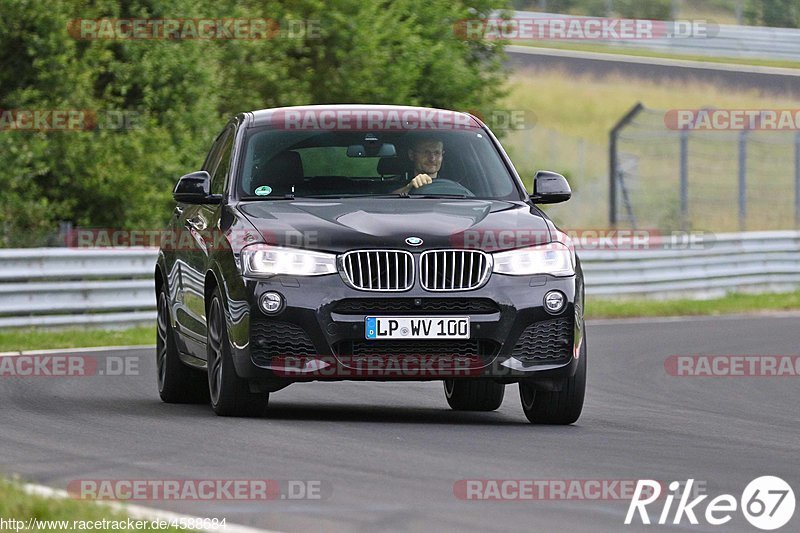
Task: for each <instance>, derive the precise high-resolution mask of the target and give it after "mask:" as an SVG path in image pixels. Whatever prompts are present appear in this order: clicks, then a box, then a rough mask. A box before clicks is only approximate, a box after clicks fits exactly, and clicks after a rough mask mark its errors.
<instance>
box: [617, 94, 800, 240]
mask: <svg viewBox="0 0 800 533" xmlns="http://www.w3.org/2000/svg"><path fill="white" fill-rule="evenodd" d="M669 113H672V112H666V111H661V110H654V109H648V108H646V107H644V106H642V105H641V104H639V105H637V106H636V107H635V108H634V109H632V110H631V112H630V113H628V114H627V115H626V116H625V117H623V119H622V120H621V121H620V123H619V124H618V125H617V126H616V127H615V128H614V129H613V130H612V131H611V134H610V154H609V160H610V183H609V191H610V193H609V223H610V224H611V225H612V226H616V225H617V224H622V225H630V226H633V227H638V228H659V229H663V230H670V229H685V230H686V229H694V230H714V231H736V230H739V231H744V230H777V229H786V228H795V227H797V226H798V224H800V132H797V131H791V130H786V131H781V130H739V131H734V130H711V131H709V130H695V129H670V128H668V127H666V126H665V122H666V120H667V119H666V118H665V117H667V116H668V114H669Z"/></svg>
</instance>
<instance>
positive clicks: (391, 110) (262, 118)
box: [249, 104, 483, 128]
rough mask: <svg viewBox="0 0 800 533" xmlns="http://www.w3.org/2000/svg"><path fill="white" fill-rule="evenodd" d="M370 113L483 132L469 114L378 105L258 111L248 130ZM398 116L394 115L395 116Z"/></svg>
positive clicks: (252, 112) (324, 106) (253, 116)
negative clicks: (291, 120)
mask: <svg viewBox="0 0 800 533" xmlns="http://www.w3.org/2000/svg"><path fill="white" fill-rule="evenodd" d="M369 111H373V112H374V111H377V112H379V113H381V115H380V116H382V117H384V118H383V119H382V120H387V119H389V120H391V118H392V117H394V116H399V117H407V116H409V114H411V116H414V117H421V118H422V119H423V120H426V119H427V120H432V121H435V122H437V123H448V122H453V121H456V122H457V123H458V124H461V125H464V126H468V127H474V128H482V127H483V123H481V122H480V121H479V120H478V119H477V118H475V117H474V116H473V115H472V114H470V113H464V112H460V111H451V110H448V109H436V108H431V107H414V106H401V105H379V104H335V105H334V104H331V105H307V106H289V107H276V108H272V109H259V110H256V111H250V113H249V114H250V116H251V117H252V119H253V120H252V122H251V123H250V126H253V127H258V126H267V125H270V124H274V121H275V120H276V119H281V120H282V119H283V117H286V116H287V114H293V115H294V116H298V114H299V116H305V115H308V114H314V115H316V114H319V113H321V112H334V113H340V114H342V115H348V114H349V115H354V114H356V113H366V112H369ZM395 114H397V115H395Z"/></svg>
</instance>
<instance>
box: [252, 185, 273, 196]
mask: <svg viewBox="0 0 800 533" xmlns="http://www.w3.org/2000/svg"><path fill="white" fill-rule="evenodd" d="M255 192H256V196H267V195H268V194H269V193H271V192H272V187H270V186H269V185H262V186H261V187H257V188H256V191H255Z"/></svg>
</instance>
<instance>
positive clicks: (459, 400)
mask: <svg viewBox="0 0 800 533" xmlns="http://www.w3.org/2000/svg"><path fill="white" fill-rule="evenodd" d="M505 391H506V386H505V385H503V384H502V383H497V382H495V381H492V380H490V379H469V380H467V379H463V380H455V379H446V380H444V395H445V397H446V398H447V403H448V404H449V405H450V407H451V408H452V409H453V410H455V411H494V410H495V409H497V408H499V407H500V405H501V404H502V403H503V396H505Z"/></svg>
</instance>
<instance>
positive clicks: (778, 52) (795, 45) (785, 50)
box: [513, 11, 800, 61]
mask: <svg viewBox="0 0 800 533" xmlns="http://www.w3.org/2000/svg"><path fill="white" fill-rule="evenodd" d="M513 13H514V14H513V16H514V17H518V18H523V19H525V18H563V17H566V16H567V15H560V14H556V13H539V12H535V11H514V12H513ZM573 18H586V17H573ZM707 22H709V23H713V21H707ZM716 26H717V28H718V32H717V33H716V34H715V35H713V36H710V37H673V38H660V39H633V40H623V39H619V40H614V41H594V42H596V43H598V44H609V45H612V46H616V47H621V48H644V49H648V50H657V51H660V52H666V53H670V54H683V55H699V56H711V57H734V58H735V57H740V58H754V59H776V60H783V59H786V60H795V61H796V60H797V59H798V58H800V29H793V28H769V27H762V26H737V25H733V24H719V25H716ZM568 42H569V41H568ZM572 42H579V41H572ZM582 42H587V41H585V40H584V41H582Z"/></svg>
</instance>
